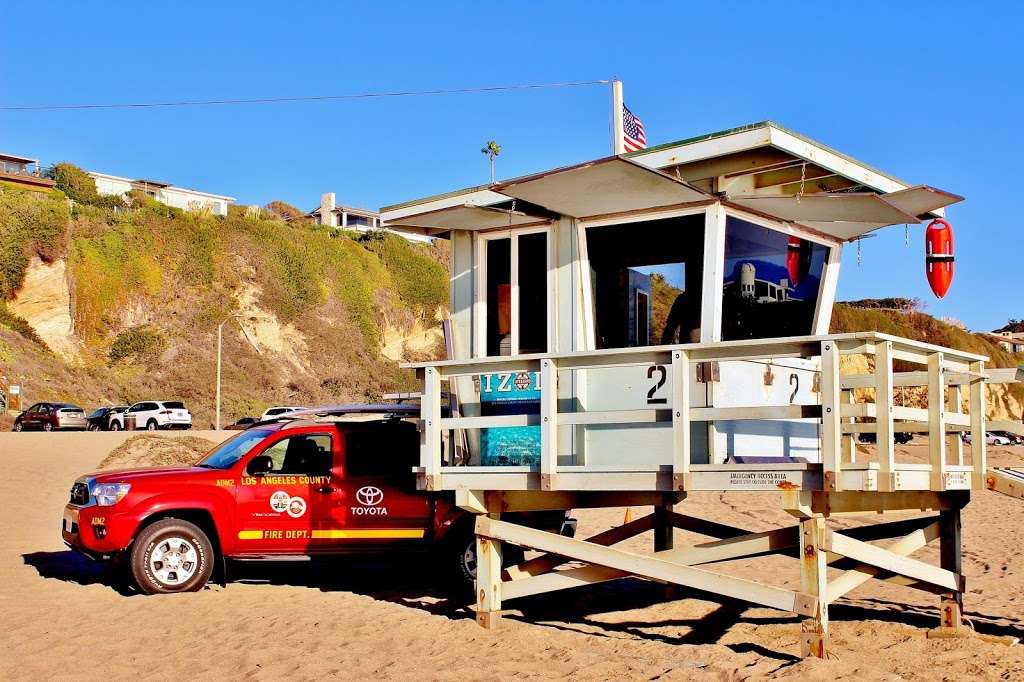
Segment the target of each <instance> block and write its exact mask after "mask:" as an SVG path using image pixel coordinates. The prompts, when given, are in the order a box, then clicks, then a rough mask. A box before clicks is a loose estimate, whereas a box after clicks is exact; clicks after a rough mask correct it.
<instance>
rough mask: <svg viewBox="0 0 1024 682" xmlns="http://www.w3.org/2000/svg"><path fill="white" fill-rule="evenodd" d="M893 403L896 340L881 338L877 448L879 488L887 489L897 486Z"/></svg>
mask: <svg viewBox="0 0 1024 682" xmlns="http://www.w3.org/2000/svg"><path fill="white" fill-rule="evenodd" d="M892 403H893V394H892V341H879V342H878V343H876V344H875V428H876V435H875V447H876V449H877V450H878V489H879V490H880V491H883V492H888V491H892V490H895V488H896V485H895V476H894V473H893V470H894V469H895V468H896V442H895V441H894V440H893V435H892V434H893V424H892Z"/></svg>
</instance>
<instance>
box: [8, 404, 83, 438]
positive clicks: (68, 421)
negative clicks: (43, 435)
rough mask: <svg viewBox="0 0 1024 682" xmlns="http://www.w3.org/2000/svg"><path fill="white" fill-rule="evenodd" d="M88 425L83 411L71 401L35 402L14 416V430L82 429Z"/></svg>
mask: <svg viewBox="0 0 1024 682" xmlns="http://www.w3.org/2000/svg"><path fill="white" fill-rule="evenodd" d="M88 426H89V422H87V421H86V420H85V411H84V410H83V409H82V408H81V407H79V406H78V405H72V404H71V403H36V404H35V405H33V406H32V407H30V408H28V409H27V410H25V411H24V412H22V413H21V414H19V415H18V416H17V417H15V418H14V430H15V431H28V430H30V429H40V430H42V431H58V430H61V429H67V430H69V431H84V430H85V429H86V428H88Z"/></svg>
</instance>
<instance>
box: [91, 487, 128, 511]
mask: <svg viewBox="0 0 1024 682" xmlns="http://www.w3.org/2000/svg"><path fill="white" fill-rule="evenodd" d="M131 489H132V486H131V484H130V483H97V484H95V485H94V486H93V487H92V497H93V499H94V500H96V504H98V505H99V506H101V507H109V506H111V505H114V504H117V503H118V502H120V501H121V500H123V499H124V496H125V495H127V494H128V491H129V490H131Z"/></svg>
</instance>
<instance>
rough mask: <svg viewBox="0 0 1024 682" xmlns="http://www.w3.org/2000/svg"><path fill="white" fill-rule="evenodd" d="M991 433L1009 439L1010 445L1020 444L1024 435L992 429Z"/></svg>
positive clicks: (1023, 441)
mask: <svg viewBox="0 0 1024 682" xmlns="http://www.w3.org/2000/svg"><path fill="white" fill-rule="evenodd" d="M992 433H994V434H995V435H997V436H1000V437H1002V438H1005V439H1006V440H1008V441H1010V445H1020V444H1022V443H1024V437H1021V436H1019V435H1017V434H1016V433H1010V432H1009V431H992Z"/></svg>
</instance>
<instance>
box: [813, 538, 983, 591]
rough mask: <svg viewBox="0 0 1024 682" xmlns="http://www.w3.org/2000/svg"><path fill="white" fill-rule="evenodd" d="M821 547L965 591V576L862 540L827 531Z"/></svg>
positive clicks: (899, 573)
mask: <svg viewBox="0 0 1024 682" xmlns="http://www.w3.org/2000/svg"><path fill="white" fill-rule="evenodd" d="M821 546H822V548H823V549H825V550H826V551H829V552H834V553H835V554H839V555H842V556H845V557H849V558H850V559H854V560H856V561H858V562H860V563H862V564H866V565H867V566H871V567H875V568H878V569H881V570H882V571H888V572H890V573H896V574H898V575H902V576H906V577H907V578H913V579H914V580H919V581H921V582H924V583H929V584H932V585H936V586H938V587H941V588H944V589H947V590H950V591H952V592H960V591H961V590H962V589H963V577H962V576H959V575H956V574H955V573H953V572H952V571H947V570H946V569H943V568H939V567H937V566H932V565H931V564H927V563H925V562H923V561H918V560H917V559H911V558H909V557H906V556H902V555H900V554H897V553H895V552H892V551H890V550H888V549H883V548H882V547H877V546H875V545H871V544H868V543H866V542H861V541H860V540H854V539H853V538H851V537H847V536H845V535H841V534H840V533H836V532H834V531H831V530H826V531H825V533H824V537H823V538H822V543H821ZM851 589H852V588H851Z"/></svg>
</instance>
